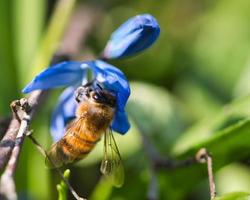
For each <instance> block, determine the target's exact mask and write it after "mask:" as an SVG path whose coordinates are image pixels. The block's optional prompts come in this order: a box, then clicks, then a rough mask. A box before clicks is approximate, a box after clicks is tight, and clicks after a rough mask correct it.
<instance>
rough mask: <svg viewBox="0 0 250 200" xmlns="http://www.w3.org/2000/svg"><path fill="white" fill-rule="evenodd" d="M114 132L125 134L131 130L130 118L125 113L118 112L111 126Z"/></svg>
mask: <svg viewBox="0 0 250 200" xmlns="http://www.w3.org/2000/svg"><path fill="white" fill-rule="evenodd" d="M111 128H112V130H114V131H115V132H117V133H120V134H122V135H123V134H125V133H127V131H128V130H129V128H130V124H129V121H128V116H127V114H126V112H125V111H118V110H117V111H116V113H115V117H114V119H113V121H112V124H111Z"/></svg>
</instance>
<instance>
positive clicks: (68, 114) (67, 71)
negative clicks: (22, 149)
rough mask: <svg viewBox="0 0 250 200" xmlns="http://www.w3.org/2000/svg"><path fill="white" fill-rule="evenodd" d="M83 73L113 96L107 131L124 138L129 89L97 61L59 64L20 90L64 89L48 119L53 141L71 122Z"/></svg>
mask: <svg viewBox="0 0 250 200" xmlns="http://www.w3.org/2000/svg"><path fill="white" fill-rule="evenodd" d="M87 70H91V71H92V73H93V79H94V80H95V81H97V82H98V83H100V84H102V85H103V86H104V88H105V89H107V90H109V91H111V92H113V93H115V95H116V98H117V105H116V112H115V116H114V119H113V121H112V124H111V128H112V129H113V130H114V131H116V132H118V133H121V134H125V133H126V132H127V131H128V129H129V128H130V124H129V122H128V118H127V114H126V112H125V106H126V103H127V100H128V97H129V95H130V87H129V83H128V81H127V79H126V77H125V75H124V74H123V73H122V72H121V71H120V70H119V69H118V68H116V67H114V66H112V65H110V64H108V63H106V62H104V61H101V60H95V61H86V62H71V61H69V62H61V63H58V64H55V65H53V66H51V67H49V68H47V69H46V70H44V71H43V72H41V73H40V74H39V75H37V76H36V77H35V78H34V79H33V80H32V81H31V82H30V83H29V84H28V85H27V86H26V87H25V88H24V89H23V93H29V92H32V91H34V90H46V89H50V88H57V87H62V86H68V88H67V89H66V90H65V91H64V92H63V93H62V95H61V96H60V98H59V103H58V105H57V106H56V108H55V111H54V113H53V115H52V121H51V133H52V137H53V139H54V140H55V141H58V140H59V139H60V138H61V137H62V136H63V134H64V133H65V127H66V125H67V123H68V122H69V121H70V120H71V119H73V118H75V110H76V102H75V99H74V91H75V89H76V87H78V86H79V85H82V84H85V83H87Z"/></svg>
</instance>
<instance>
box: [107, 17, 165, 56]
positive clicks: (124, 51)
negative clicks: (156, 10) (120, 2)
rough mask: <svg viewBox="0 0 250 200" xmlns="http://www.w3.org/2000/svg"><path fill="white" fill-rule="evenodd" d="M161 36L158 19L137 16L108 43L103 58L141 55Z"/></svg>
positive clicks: (114, 33) (115, 33)
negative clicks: (140, 53)
mask: <svg viewBox="0 0 250 200" xmlns="http://www.w3.org/2000/svg"><path fill="white" fill-rule="evenodd" d="M159 34H160V27H159V25H158V23H157V21H156V19H155V18H154V17H153V16H151V15H149V14H143V15H137V16H135V17H132V18H130V19H129V20H128V21H126V22H125V23H124V24H122V25H121V26H120V27H119V28H118V29H117V30H116V31H115V32H113V34H112V35H111V38H110V40H109V41H108V43H107V45H106V47H105V49H104V53H103V57H104V58H105V59H114V58H122V57H126V56H131V55H134V54H136V53H139V52H141V51H143V50H145V49H146V48H148V47H150V46H151V45H152V44H153V43H154V42H155V40H156V39H157V38H158V36H159Z"/></svg>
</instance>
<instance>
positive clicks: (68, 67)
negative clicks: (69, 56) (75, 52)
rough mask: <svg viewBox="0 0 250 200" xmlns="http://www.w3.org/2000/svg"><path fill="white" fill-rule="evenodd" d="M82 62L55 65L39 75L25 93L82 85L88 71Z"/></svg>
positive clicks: (26, 88)
mask: <svg viewBox="0 0 250 200" xmlns="http://www.w3.org/2000/svg"><path fill="white" fill-rule="evenodd" d="M85 68H86V66H85V65H82V63H81V62H72V61H69V62H61V63H58V64H55V65H53V66H51V67H49V68H47V69H46V70H44V71H43V72H41V73H40V74H39V75H37V76H36V77H35V78H34V79H33V80H32V81H31V82H30V83H29V84H28V85H27V86H26V87H25V88H24V89H23V91H22V92H23V93H29V92H31V91H33V90H46V89H49V88H55V87H61V86H71V85H75V84H77V83H78V82H79V83H81V81H82V79H83V77H84V75H85V73H86V70H84V69H85Z"/></svg>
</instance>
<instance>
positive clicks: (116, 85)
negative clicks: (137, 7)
mask: <svg viewBox="0 0 250 200" xmlns="http://www.w3.org/2000/svg"><path fill="white" fill-rule="evenodd" d="M159 33H160V27H159V25H158V23H157V21H156V19H155V18H154V17H152V16H151V15H149V14H144V15H138V16H135V17H132V18H130V19H129V20H128V21H127V22H125V23H124V24H122V25H121V26H120V27H119V28H118V29H117V30H116V31H115V32H114V33H113V34H112V35H111V38H110V40H109V41H108V43H107V45H106V47H105V49H104V52H103V56H102V57H103V59H106V60H108V59H114V58H122V57H126V56H131V55H134V54H136V53H139V52H141V51H143V50H145V49H146V48H148V47H149V46H151V45H152V44H153V43H154V42H155V40H156V39H157V38H158V36H159ZM88 70H91V72H92V74H93V77H92V78H93V80H94V81H96V82H98V83H100V84H101V85H102V86H103V87H104V88H105V89H106V90H109V91H110V92H112V93H114V94H115V95H116V100H117V101H116V111H115V116H114V119H113V121H112V123H111V128H112V129H113V130H114V131H116V132H118V133H120V134H125V133H126V132H127V131H128V130H129V128H130V124H129V121H128V117H127V113H126V111H125V106H126V103H127V100H128V98H129V95H130V87H129V83H128V81H127V79H126V77H125V76H124V74H123V73H122V72H121V71H120V70H119V69H117V68H116V67H114V66H112V65H110V64H108V63H106V62H104V61H101V60H95V61H86V62H76V61H69V62H61V63H58V64H55V65H53V66H51V67H49V68H47V69H46V70H44V71H43V72H41V73H40V74H39V75H37V76H36V77H35V78H34V79H33V80H32V81H31V82H30V83H29V84H28V85H27V86H26V87H25V88H24V89H23V93H29V92H32V91H34V90H46V89H51V88H57V87H67V88H66V89H65V91H64V92H63V93H62V94H61V96H60V98H59V102H58V104H57V106H56V108H55V110H54V113H53V115H52V120H51V134H52V137H53V139H54V141H58V140H59V139H60V138H62V137H63V135H64V133H65V127H66V126H67V124H68V122H69V121H71V120H72V119H74V118H75V111H76V107H77V103H76V101H75V97H74V91H75V90H76V88H77V87H78V86H80V85H84V84H86V83H87V74H88V73H87V72H88Z"/></svg>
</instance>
